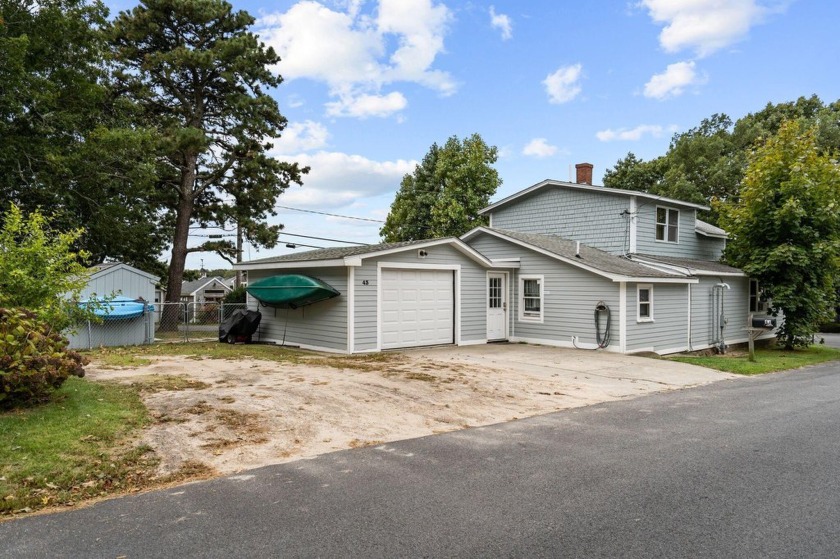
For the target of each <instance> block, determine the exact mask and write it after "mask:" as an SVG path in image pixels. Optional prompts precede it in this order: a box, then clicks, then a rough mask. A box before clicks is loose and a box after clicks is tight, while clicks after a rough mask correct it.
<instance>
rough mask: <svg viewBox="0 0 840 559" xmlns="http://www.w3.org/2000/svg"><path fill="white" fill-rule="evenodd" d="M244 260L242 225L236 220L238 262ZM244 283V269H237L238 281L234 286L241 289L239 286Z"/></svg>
mask: <svg viewBox="0 0 840 559" xmlns="http://www.w3.org/2000/svg"><path fill="white" fill-rule="evenodd" d="M240 262H242V227H241V226H240V225H239V221H238V220H237V222H236V263H237V264H239V263H240ZM240 285H242V270H239V269H237V270H236V282H235V284H234V286H235V287H236V288H237V289H239V286H240Z"/></svg>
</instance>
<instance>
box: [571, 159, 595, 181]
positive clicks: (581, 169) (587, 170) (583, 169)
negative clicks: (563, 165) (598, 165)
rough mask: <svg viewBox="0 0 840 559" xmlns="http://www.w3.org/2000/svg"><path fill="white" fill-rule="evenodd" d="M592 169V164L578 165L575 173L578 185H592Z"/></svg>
mask: <svg viewBox="0 0 840 559" xmlns="http://www.w3.org/2000/svg"><path fill="white" fill-rule="evenodd" d="M592 167H593V165H592V163H578V164H577V165H575V171H577V179H576V180H575V182H576V183H578V184H592Z"/></svg>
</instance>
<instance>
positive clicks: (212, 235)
mask: <svg viewBox="0 0 840 559" xmlns="http://www.w3.org/2000/svg"><path fill="white" fill-rule="evenodd" d="M280 235H287V236H289V237H302V238H304V239H315V240H316V241H330V242H333V243H345V244H348V245H359V246H362V245H366V244H368V243H359V242H356V241H342V240H341V239H329V238H327V237H313V236H312V235H299V234H297V233H286V232H285V231H280ZM235 236H236V233H207V234H204V235H202V234H195V233H194V234H191V235H190V237H201V238H209V239H222V238H224V237H235ZM295 244H298V245H300V246H308V245H301V244H300V243H295ZM314 248H322V247H314Z"/></svg>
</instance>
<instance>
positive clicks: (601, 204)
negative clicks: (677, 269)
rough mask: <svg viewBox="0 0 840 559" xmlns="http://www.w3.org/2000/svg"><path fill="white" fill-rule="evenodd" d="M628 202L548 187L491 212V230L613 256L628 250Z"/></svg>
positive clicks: (601, 195) (593, 193)
mask: <svg viewBox="0 0 840 559" xmlns="http://www.w3.org/2000/svg"><path fill="white" fill-rule="evenodd" d="M629 208H630V199H629V198H627V197H624V196H615V195H610V194H600V193H597V192H589V191H570V190H563V189H560V188H548V189H545V190H543V191H542V192H538V193H535V194H534V195H532V196H528V197H525V198H522V199H520V200H517V201H516V202H515V203H513V204H510V205H508V206H505V207H502V208H499V209H498V210H495V211H493V212H492V227H493V228H496V229H509V230H512V231H522V232H524V233H538V234H543V235H557V236H559V237H563V238H565V239H570V240H573V241H580V242H582V243H584V244H586V245H588V246H591V247H593V248H598V249H601V250H604V251H606V252H610V253H613V254H624V252H625V251H626V250H627V249H628V248H629V244H628V243H629V241H628V237H627V231H628V229H627V226H628V224H627V218H626V217H625V216H623V215H622V212H623V211H624V210H629Z"/></svg>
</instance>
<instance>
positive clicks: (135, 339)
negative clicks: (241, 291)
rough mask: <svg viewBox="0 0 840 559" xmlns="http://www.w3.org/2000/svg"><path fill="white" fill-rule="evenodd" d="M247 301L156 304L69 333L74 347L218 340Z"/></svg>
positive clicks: (82, 325)
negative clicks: (225, 324) (227, 321)
mask: <svg viewBox="0 0 840 559" xmlns="http://www.w3.org/2000/svg"><path fill="white" fill-rule="evenodd" d="M239 309H244V310H247V306H246V305H245V303H220V302H213V303H155V304H154V305H151V304H148V305H145V306H144V308H143V313H142V315H140V316H134V317H131V318H113V317H105V318H104V319H103V320H102V321H101V322H99V323H97V322H92V321H91V322H85V323H83V324H81V325H79V326H78V327H77V328H76V330H75V332H67V333H66V335H67V338H68V339H69V340H70V347H71V348H73V349H94V348H98V347H111V346H130V345H146V344H153V343H167V342H196V341H216V340H218V339H219V325H220V324H221V322H222V321H224V320H225V319H226V318H228V317H229V316H230V315H231V314H233V312H234V311H236V310H239Z"/></svg>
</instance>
